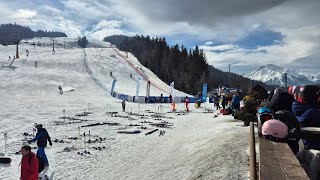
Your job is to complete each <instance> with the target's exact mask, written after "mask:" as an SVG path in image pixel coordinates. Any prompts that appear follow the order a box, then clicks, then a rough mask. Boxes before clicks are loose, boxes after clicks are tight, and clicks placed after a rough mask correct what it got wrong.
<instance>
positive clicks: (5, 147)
mask: <svg viewBox="0 0 320 180" xmlns="http://www.w3.org/2000/svg"><path fill="white" fill-rule="evenodd" d="M7 139H8V133H7V132H5V133H4V154H6V153H7Z"/></svg>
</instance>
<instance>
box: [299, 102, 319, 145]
mask: <svg viewBox="0 0 320 180" xmlns="http://www.w3.org/2000/svg"><path fill="white" fill-rule="evenodd" d="M298 120H299V121H300V123H301V127H320V109H317V108H311V109H309V110H307V111H306V112H304V113H303V114H302V115H301V116H300V117H298ZM303 144H304V147H305V149H317V150H320V138H319V139H318V140H304V141H303Z"/></svg>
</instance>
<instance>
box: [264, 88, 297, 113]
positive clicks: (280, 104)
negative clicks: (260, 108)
mask: <svg viewBox="0 0 320 180" xmlns="http://www.w3.org/2000/svg"><path fill="white" fill-rule="evenodd" d="M293 100H294V98H293V97H292V95H290V94H289V93H287V92H281V93H276V94H274V95H273V96H272V99H271V101H270V102H269V104H268V106H269V107H270V109H271V110H272V111H273V112H277V111H279V110H286V111H290V112H292V103H293Z"/></svg>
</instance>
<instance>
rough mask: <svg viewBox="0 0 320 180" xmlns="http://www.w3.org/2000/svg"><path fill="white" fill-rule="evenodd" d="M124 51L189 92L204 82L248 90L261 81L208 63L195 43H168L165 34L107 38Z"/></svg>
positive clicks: (198, 89)
mask: <svg viewBox="0 0 320 180" xmlns="http://www.w3.org/2000/svg"><path fill="white" fill-rule="evenodd" d="M104 41H107V42H110V43H112V44H114V45H115V46H117V47H118V48H119V49H120V50H122V51H129V52H131V53H132V54H133V55H134V56H136V57H137V58H138V60H139V61H140V63H141V64H142V65H144V66H145V67H147V68H149V69H150V70H151V71H153V72H154V73H155V74H156V75H157V76H158V77H159V78H160V79H161V80H163V81H164V82H165V83H167V84H170V83H171V82H172V81H174V83H175V88H176V89H178V90H181V91H184V92H186V93H189V94H194V95H195V94H197V93H198V92H201V90H202V85H203V84H204V83H208V90H211V89H212V88H217V87H218V86H219V85H223V86H226V87H240V88H241V89H243V90H247V89H248V88H249V87H250V83H251V87H253V86H255V85H256V84H260V85H262V86H263V87H265V88H267V89H268V87H267V85H265V84H264V83H262V82H258V81H253V80H251V82H250V79H248V78H244V77H242V76H240V75H237V74H234V73H228V72H222V71H221V70H218V69H216V68H214V67H213V66H211V65H208V63H207V61H206V56H205V53H204V52H203V50H201V49H199V48H198V46H196V47H195V48H193V49H189V50H187V48H186V47H184V46H183V45H182V46H181V47H179V45H174V46H171V47H170V46H169V45H168V44H167V42H166V39H165V38H150V37H149V36H146V37H145V36H139V35H136V36H134V37H128V36H124V35H113V36H108V37H105V38H104Z"/></svg>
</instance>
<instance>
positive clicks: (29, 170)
mask: <svg viewBox="0 0 320 180" xmlns="http://www.w3.org/2000/svg"><path fill="white" fill-rule="evenodd" d="M21 154H22V160H21V176H20V179H21V180H38V178H39V175H38V168H39V162H38V158H37V157H36V156H35V154H34V153H33V152H31V147H30V146H28V145H25V146H22V147H21Z"/></svg>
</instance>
